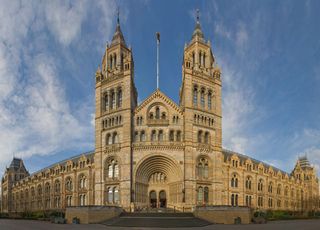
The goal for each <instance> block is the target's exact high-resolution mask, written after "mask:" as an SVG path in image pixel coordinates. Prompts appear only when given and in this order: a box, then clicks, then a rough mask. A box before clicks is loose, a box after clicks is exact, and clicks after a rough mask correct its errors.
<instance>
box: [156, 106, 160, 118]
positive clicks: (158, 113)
mask: <svg viewBox="0 0 320 230" xmlns="http://www.w3.org/2000/svg"><path fill="white" fill-rule="evenodd" d="M156 119H160V109H159V107H156Z"/></svg>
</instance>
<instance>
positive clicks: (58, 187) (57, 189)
mask: <svg viewBox="0 0 320 230" xmlns="http://www.w3.org/2000/svg"><path fill="white" fill-rule="evenodd" d="M54 191H55V193H60V181H59V180H56V181H55V182H54Z"/></svg>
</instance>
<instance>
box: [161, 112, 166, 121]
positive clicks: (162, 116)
mask: <svg viewBox="0 0 320 230" xmlns="http://www.w3.org/2000/svg"><path fill="white" fill-rule="evenodd" d="M161 119H162V120H165V119H166V113H165V112H163V113H162V114H161Z"/></svg>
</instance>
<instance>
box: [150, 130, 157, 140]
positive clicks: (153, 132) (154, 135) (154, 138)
mask: <svg viewBox="0 0 320 230" xmlns="http://www.w3.org/2000/svg"><path fill="white" fill-rule="evenodd" d="M151 141H156V131H155V130H152V131H151Z"/></svg>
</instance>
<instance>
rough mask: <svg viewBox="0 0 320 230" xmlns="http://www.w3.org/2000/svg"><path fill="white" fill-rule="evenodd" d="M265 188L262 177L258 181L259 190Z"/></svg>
mask: <svg viewBox="0 0 320 230" xmlns="http://www.w3.org/2000/svg"><path fill="white" fill-rule="evenodd" d="M262 190H263V180H262V179H260V180H259V182H258V191H262Z"/></svg>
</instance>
